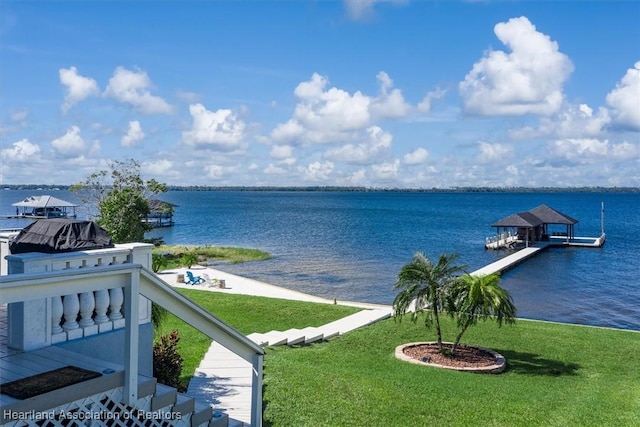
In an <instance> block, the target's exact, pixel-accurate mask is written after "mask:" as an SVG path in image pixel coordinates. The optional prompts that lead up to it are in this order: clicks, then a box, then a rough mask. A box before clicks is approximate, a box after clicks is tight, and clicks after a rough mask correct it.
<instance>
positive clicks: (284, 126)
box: [271, 119, 304, 141]
mask: <svg viewBox="0 0 640 427" xmlns="http://www.w3.org/2000/svg"><path fill="white" fill-rule="evenodd" d="M303 135H304V128H303V127H302V125H300V123H298V122H297V121H295V120H294V119H289V120H288V121H287V122H286V123H281V124H279V125H278V126H276V128H275V129H274V130H273V131H271V138H273V140H275V141H297V140H299V139H300V138H301V137H302V136H303Z"/></svg>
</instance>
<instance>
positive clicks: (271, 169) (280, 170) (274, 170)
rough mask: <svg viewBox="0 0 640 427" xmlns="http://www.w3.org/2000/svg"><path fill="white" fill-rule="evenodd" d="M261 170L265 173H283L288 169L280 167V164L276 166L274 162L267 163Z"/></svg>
mask: <svg viewBox="0 0 640 427" xmlns="http://www.w3.org/2000/svg"><path fill="white" fill-rule="evenodd" d="M262 172H264V173H265V174H267V175H284V174H286V173H287V172H288V171H287V169H285V168H282V167H280V166H276V165H274V164H269V166H267V167H266V168H264V169H263V171H262Z"/></svg>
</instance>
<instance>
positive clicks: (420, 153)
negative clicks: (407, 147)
mask: <svg viewBox="0 0 640 427" xmlns="http://www.w3.org/2000/svg"><path fill="white" fill-rule="evenodd" d="M428 157H429V152H428V151H427V150H425V149H424V148H422V147H419V148H416V149H415V150H413V151H411V152H409V153H407V154H405V155H404V157H403V158H402V160H403V161H404V164H406V165H420V164H423V163H424V162H426V161H427V158H428Z"/></svg>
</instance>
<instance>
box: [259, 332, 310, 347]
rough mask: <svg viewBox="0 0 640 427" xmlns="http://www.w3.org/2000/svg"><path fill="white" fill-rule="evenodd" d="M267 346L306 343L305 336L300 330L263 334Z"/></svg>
mask: <svg viewBox="0 0 640 427" xmlns="http://www.w3.org/2000/svg"><path fill="white" fill-rule="evenodd" d="M263 339H264V340H265V341H266V342H267V344H266V345H269V346H273V345H285V344H286V345H293V344H299V343H301V342H304V334H303V333H301V330H300V329H289V330H286V331H271V332H267V333H266V334H263Z"/></svg>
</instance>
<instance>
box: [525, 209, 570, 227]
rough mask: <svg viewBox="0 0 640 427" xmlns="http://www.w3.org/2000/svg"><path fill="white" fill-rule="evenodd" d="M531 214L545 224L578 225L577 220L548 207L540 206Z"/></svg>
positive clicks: (532, 210)
mask: <svg viewBox="0 0 640 427" xmlns="http://www.w3.org/2000/svg"><path fill="white" fill-rule="evenodd" d="M529 212H531V213H532V214H534V215H535V216H537V217H538V218H540V219H541V220H542V222H544V223H545V224H576V223H577V222H578V220H577V219H574V218H571V217H570V216H569V215H565V214H563V213H562V212H560V211H557V210H555V209H553V208H550V207H549V206H547V205H540V206H538V207H536V208H533V209H531V210H530V211H529Z"/></svg>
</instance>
